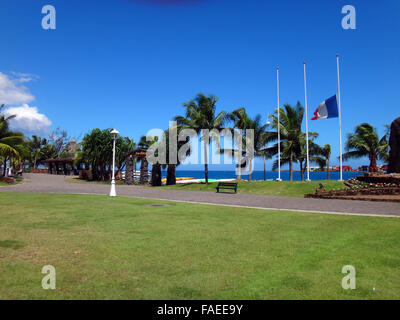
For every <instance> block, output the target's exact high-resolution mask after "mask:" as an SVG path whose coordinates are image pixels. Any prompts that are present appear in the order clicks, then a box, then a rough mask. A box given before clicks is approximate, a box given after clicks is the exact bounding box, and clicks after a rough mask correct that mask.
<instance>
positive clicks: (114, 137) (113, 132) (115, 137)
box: [110, 129, 119, 197]
mask: <svg viewBox="0 0 400 320" xmlns="http://www.w3.org/2000/svg"><path fill="white" fill-rule="evenodd" d="M110 133H111V134H112V135H113V164H112V180H111V191H110V197H116V196H117V193H116V192H115V140H117V136H118V134H119V132H118V131H117V130H115V129H113V130H112V131H111V132H110Z"/></svg>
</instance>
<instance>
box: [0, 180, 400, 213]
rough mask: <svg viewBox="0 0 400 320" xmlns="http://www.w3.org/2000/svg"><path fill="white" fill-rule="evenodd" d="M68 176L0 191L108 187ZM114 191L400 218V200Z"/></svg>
mask: <svg viewBox="0 0 400 320" xmlns="http://www.w3.org/2000/svg"><path fill="white" fill-rule="evenodd" d="M68 179H70V177H65V176H56V175H47V174H26V175H25V179H24V182H23V183H21V184H18V185H14V186H7V187H0V192H36V193H72V194H108V193H109V191H110V187H109V186H108V185H104V184H95V183H90V184H89V183H74V182H68ZM116 188H117V194H118V195H123V196H128V197H135V198H149V199H157V200H169V201H180V202H194V203H205V204H213V205H224V206H237V207H250V208H257V209H278V210H293V211H305V212H322V213H332V214H355V215H370V216H394V217H400V203H390V202H370V201H351V200H323V199H304V198H291V197H277V196H264V195H254V194H224V193H218V194H217V193H215V192H204V191H182V190H163V189H162V188H151V187H141V186H117V187H116Z"/></svg>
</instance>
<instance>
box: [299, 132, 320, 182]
mask: <svg viewBox="0 0 400 320" xmlns="http://www.w3.org/2000/svg"><path fill="white" fill-rule="evenodd" d="M308 137H309V141H308V158H309V162H310V163H311V162H317V163H319V162H320V157H319V155H320V149H321V147H320V146H319V145H317V144H316V143H315V142H314V141H313V140H314V139H315V138H317V137H318V134H317V133H316V132H309V133H308ZM300 145H301V152H300V154H298V155H297V156H296V161H297V162H298V163H299V165H300V177H301V181H304V172H305V171H306V170H307V136H306V134H305V133H302V134H301V136H300Z"/></svg>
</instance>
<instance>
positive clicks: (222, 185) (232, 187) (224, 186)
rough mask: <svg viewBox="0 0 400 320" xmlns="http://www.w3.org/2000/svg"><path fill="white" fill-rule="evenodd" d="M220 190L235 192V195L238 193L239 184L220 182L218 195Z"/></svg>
mask: <svg viewBox="0 0 400 320" xmlns="http://www.w3.org/2000/svg"><path fill="white" fill-rule="evenodd" d="M220 189H229V190H235V193H237V183H235V182H218V185H217V193H218V192H219V190H220Z"/></svg>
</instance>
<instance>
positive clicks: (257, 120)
mask: <svg viewBox="0 0 400 320" xmlns="http://www.w3.org/2000/svg"><path fill="white" fill-rule="evenodd" d="M261 119H262V117H261V115H259V114H258V115H256V116H255V117H254V118H253V119H248V126H247V129H250V130H253V138H254V155H252V157H251V158H250V162H249V181H251V174H252V170H253V158H254V156H256V157H260V156H265V157H268V156H269V155H270V154H269V152H268V150H267V149H266V144H267V143H268V137H269V134H268V133H267V132H266V130H267V126H268V125H267V124H266V123H265V124H262V120H261Z"/></svg>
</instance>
